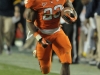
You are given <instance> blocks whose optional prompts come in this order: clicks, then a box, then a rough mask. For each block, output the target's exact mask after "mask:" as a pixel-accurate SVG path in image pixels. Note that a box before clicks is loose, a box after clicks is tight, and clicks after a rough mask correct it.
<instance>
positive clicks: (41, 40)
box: [39, 38, 51, 48]
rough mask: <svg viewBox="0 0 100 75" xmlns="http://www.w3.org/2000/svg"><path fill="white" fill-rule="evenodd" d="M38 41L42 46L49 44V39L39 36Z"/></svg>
mask: <svg viewBox="0 0 100 75" xmlns="http://www.w3.org/2000/svg"><path fill="white" fill-rule="evenodd" d="M39 43H40V44H41V45H42V46H43V47H44V48H46V47H47V46H48V45H50V44H51V42H50V41H48V40H45V39H44V38H41V39H40V40H39Z"/></svg>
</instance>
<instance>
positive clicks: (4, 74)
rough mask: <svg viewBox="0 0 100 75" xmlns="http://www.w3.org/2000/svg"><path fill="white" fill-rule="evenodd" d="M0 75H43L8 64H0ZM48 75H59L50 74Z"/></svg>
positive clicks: (36, 71) (33, 70)
mask: <svg viewBox="0 0 100 75" xmlns="http://www.w3.org/2000/svg"><path fill="white" fill-rule="evenodd" d="M0 75H42V74H41V72H40V71H38V70H35V69H29V68H21V67H18V66H12V65H7V64H0ZM48 75H58V74H55V73H49V74H48Z"/></svg>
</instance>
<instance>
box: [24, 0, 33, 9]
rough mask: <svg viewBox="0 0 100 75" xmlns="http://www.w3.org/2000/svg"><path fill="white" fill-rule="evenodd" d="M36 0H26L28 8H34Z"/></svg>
mask: <svg viewBox="0 0 100 75" xmlns="http://www.w3.org/2000/svg"><path fill="white" fill-rule="evenodd" d="M34 1H35V0H24V3H25V7H26V8H32V6H33V5H34Z"/></svg>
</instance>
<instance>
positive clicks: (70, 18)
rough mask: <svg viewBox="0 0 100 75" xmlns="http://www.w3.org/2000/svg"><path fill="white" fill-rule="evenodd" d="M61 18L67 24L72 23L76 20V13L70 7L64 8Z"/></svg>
mask: <svg viewBox="0 0 100 75" xmlns="http://www.w3.org/2000/svg"><path fill="white" fill-rule="evenodd" d="M61 16H62V18H63V19H64V20H65V22H66V23H67V24H70V23H73V22H75V21H76V20H77V13H76V11H75V10H74V9H73V8H71V7H65V8H64V9H62V11H61Z"/></svg>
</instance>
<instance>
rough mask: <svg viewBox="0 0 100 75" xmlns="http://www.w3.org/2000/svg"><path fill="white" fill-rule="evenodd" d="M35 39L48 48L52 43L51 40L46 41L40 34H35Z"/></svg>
mask: <svg viewBox="0 0 100 75" xmlns="http://www.w3.org/2000/svg"><path fill="white" fill-rule="evenodd" d="M35 34H36V35H35V38H36V39H37V41H38V42H39V43H40V44H41V45H42V46H43V47H44V48H46V47H47V46H48V45H50V44H51V42H50V41H49V40H45V39H44V38H42V37H41V35H40V34H38V33H35Z"/></svg>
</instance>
